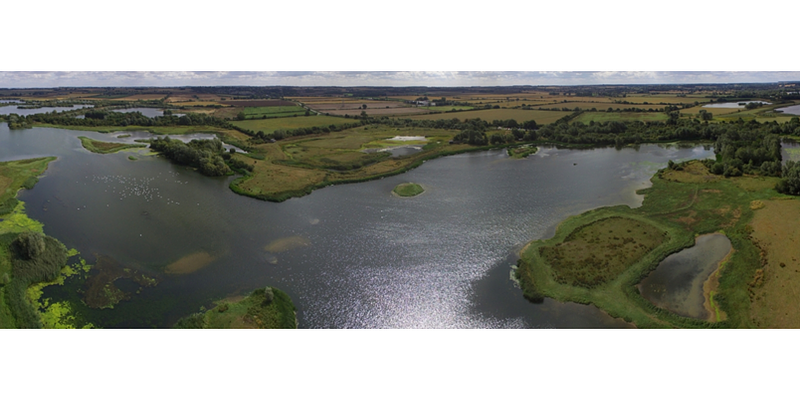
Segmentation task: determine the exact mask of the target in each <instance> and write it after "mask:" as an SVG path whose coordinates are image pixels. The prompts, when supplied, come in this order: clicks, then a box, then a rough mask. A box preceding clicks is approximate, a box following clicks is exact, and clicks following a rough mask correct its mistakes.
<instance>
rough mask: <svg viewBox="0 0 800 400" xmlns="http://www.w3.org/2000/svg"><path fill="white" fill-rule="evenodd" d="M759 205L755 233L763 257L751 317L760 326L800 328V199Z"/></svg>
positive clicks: (773, 201) (755, 286)
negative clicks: (799, 222)
mask: <svg viewBox="0 0 800 400" xmlns="http://www.w3.org/2000/svg"><path fill="white" fill-rule="evenodd" d="M755 208H758V209H757V211H755V215H754V217H753V222H752V227H753V233H752V236H753V239H754V240H755V241H756V243H757V244H758V247H759V249H760V250H761V252H762V260H763V261H762V264H761V268H760V269H759V271H760V272H757V277H756V278H755V279H754V281H753V282H752V289H751V290H752V297H753V298H752V307H751V318H752V319H753V321H754V323H755V324H756V326H760V327H770V328H795V329H796V328H800V308H798V307H797V305H798V304H800V262H799V261H798V260H800V246H798V244H800V224H798V223H797V221H800V201H797V200H772V201H764V202H762V204H758V205H755Z"/></svg>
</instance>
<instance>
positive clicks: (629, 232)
mask: <svg viewBox="0 0 800 400" xmlns="http://www.w3.org/2000/svg"><path fill="white" fill-rule="evenodd" d="M665 236H666V232H664V231H661V230H659V229H658V228H656V227H654V226H653V225H650V224H647V223H644V222H641V221H637V220H633V219H630V218H622V217H610V218H606V219H601V220H597V221H594V222H592V223H591V224H589V225H585V226H582V227H580V228H578V229H576V230H574V231H572V233H570V234H569V236H567V237H566V238H565V239H564V241H563V242H561V243H559V244H557V245H555V246H543V247H540V248H539V253H540V254H541V256H542V258H543V259H544V261H545V262H547V263H548V264H550V267H551V268H552V270H553V274H554V276H555V280H556V281H557V282H559V283H562V284H566V285H572V286H583V287H595V286H597V285H600V284H603V283H605V282H607V281H610V280H612V279H614V278H616V277H617V276H619V274H621V273H622V272H623V271H625V270H626V269H627V268H628V266H629V265H631V264H633V263H635V262H636V261H638V260H639V259H640V258H642V256H644V255H645V254H647V253H648V252H650V251H651V250H653V249H654V248H656V247H657V246H658V245H660V244H661V243H663V242H664V240H665Z"/></svg>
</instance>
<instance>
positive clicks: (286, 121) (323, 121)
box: [231, 115, 354, 133]
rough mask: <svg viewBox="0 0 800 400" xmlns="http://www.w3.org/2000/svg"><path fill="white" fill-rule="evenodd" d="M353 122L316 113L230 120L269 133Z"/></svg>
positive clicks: (247, 127) (244, 126)
mask: <svg viewBox="0 0 800 400" xmlns="http://www.w3.org/2000/svg"><path fill="white" fill-rule="evenodd" d="M353 122H354V121H353V120H352V119H347V118H339V117H329V116H325V115H316V116H309V117H289V118H272V119H254V120H247V121H231V123H232V124H233V125H236V126H238V127H240V128H244V129H249V130H251V131H253V132H258V131H264V133H271V132H274V131H276V130H278V129H297V128H310V127H313V126H329V125H343V124H351V123H353Z"/></svg>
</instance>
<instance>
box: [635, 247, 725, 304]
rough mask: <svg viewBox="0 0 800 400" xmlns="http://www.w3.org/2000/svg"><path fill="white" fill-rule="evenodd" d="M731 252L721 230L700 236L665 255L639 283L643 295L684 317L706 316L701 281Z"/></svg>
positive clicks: (704, 280)
mask: <svg viewBox="0 0 800 400" xmlns="http://www.w3.org/2000/svg"><path fill="white" fill-rule="evenodd" d="M730 251H731V241H730V240H729V239H728V237H727V236H725V235H723V234H721V233H715V234H711V235H703V236H699V237H698V238H697V239H696V240H695V245H694V246H693V247H690V248H688V249H684V250H681V251H679V252H677V253H675V254H672V255H670V256H668V257H667V258H665V259H664V261H662V262H661V263H660V264H659V265H658V267H657V268H656V270H655V271H653V272H652V273H651V274H650V275H649V276H648V277H647V278H645V279H644V280H643V281H642V282H641V283H640V284H639V291H640V292H641V293H642V296H644V298H646V299H647V300H650V302H652V303H653V304H655V305H656V306H657V307H660V308H664V309H667V310H669V311H672V312H674V313H676V314H678V315H682V316H684V317H690V318H697V319H706V318H708V317H709V312H708V311H707V310H706V308H705V306H704V305H703V303H704V302H705V296H704V294H703V284H704V283H705V282H706V280H708V278H709V277H710V276H711V274H712V273H713V272H714V271H716V269H717V267H718V266H719V263H720V262H721V261H722V260H723V259H724V258H725V256H726V255H727V254H728V253H729V252H730Z"/></svg>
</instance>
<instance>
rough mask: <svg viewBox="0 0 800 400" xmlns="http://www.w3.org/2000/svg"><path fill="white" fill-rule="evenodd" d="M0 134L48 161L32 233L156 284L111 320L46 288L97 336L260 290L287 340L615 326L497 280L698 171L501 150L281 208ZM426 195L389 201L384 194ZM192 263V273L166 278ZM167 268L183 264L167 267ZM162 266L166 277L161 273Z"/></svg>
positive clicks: (430, 164)
mask: <svg viewBox="0 0 800 400" xmlns="http://www.w3.org/2000/svg"><path fill="white" fill-rule="evenodd" d="M81 135H82V136H88V137H91V138H94V139H98V140H106V141H110V140H115V139H113V136H110V135H104V134H100V133H95V132H76V131H69V130H59V129H50V128H33V129H26V130H15V131H9V129H8V128H7V125H6V124H5V123H3V124H0V160H3V161H5V160H9V159H24V158H31V157H38V156H44V155H54V156H57V157H59V158H58V160H57V161H55V162H53V163H51V165H50V168H49V169H48V171H47V173H46V175H45V176H43V177H42V178H41V179H40V181H39V183H38V184H37V185H36V186H35V187H34V189H32V190H27V191H22V192H20V195H19V198H20V200H22V201H24V202H26V204H27V212H28V215H29V216H30V217H31V218H33V219H36V220H39V221H41V222H42V223H44V225H45V227H44V230H45V233H47V234H48V235H51V236H54V237H56V238H58V239H59V240H61V241H62V242H63V243H64V244H65V245H67V247H69V248H76V249H78V250H79V251H80V252H81V255H82V256H83V257H85V258H86V259H87V261H89V262H90V263H94V262H95V254H98V255H103V256H105V257H110V258H111V259H113V260H115V261H116V262H117V263H119V264H120V265H122V266H124V267H125V268H128V269H129V270H131V271H137V272H138V273H141V274H147V275H148V276H150V277H152V278H153V279H156V280H158V284H157V285H156V286H152V287H144V288H142V289H141V290H140V292H138V293H137V289H136V285H134V284H132V283H131V281H126V280H125V279H120V280H119V281H118V282H117V283H118V284H117V288H118V289H120V290H122V291H123V292H127V293H128V295H129V299H127V300H122V301H121V302H119V303H118V304H116V305H115V306H114V308H113V309H108V308H106V309H91V308H88V307H86V306H85V305H83V304H82V303H81V302H80V296H81V295H80V294H79V293H78V292H79V290H83V287H82V286H74V285H72V286H70V285H69V284H67V285H65V286H63V287H62V286H51V287H48V288H46V289H45V295H46V296H51V297H53V298H54V299H71V300H73V304H77V306H76V309H77V311H78V312H79V313H81V314H82V315H83V316H84V317H85V318H87V319H88V320H91V321H94V322H95V323H96V324H97V325H100V326H108V327H167V326H171V325H172V324H174V322H175V321H176V320H177V319H178V318H180V317H182V316H185V315H187V314H190V313H192V312H196V311H198V310H200V307H210V306H212V305H213V304H212V301H213V300H218V299H222V298H226V297H229V296H236V295H243V294H246V293H248V292H250V291H252V290H254V289H256V288H259V287H263V286H267V285H270V286H275V287H277V288H280V289H281V290H284V291H285V292H287V293H288V294H289V295H290V296H291V297H292V299H293V301H294V303H295V305H296V306H297V309H298V320H299V325H300V327H301V328H531V327H533V328H551V327H552V328H556V327H557V328H562V327H563V328H568V327H626V326H628V325H627V324H626V323H624V322H623V321H620V320H616V319H613V318H610V317H609V316H608V315H607V314H605V313H603V312H602V311H600V310H598V309H597V308H595V307H593V306H585V305H579V304H574V303H566V304H563V303H559V302H556V301H552V300H549V299H548V300H545V302H544V303H542V304H531V303H529V302H527V301H526V300H525V299H524V298H523V297H522V294H521V292H520V290H519V289H518V288H516V287H515V286H514V282H513V281H511V280H510V279H509V272H510V271H511V266H512V265H513V264H515V263H516V260H517V256H516V253H517V251H518V250H519V249H520V248H521V247H522V246H523V245H524V244H525V243H527V242H528V241H530V240H534V239H541V238H547V237H551V236H552V235H553V233H554V231H555V227H556V226H557V224H558V223H559V222H560V221H562V220H563V219H564V218H566V217H567V216H569V215H574V214H578V213H580V212H583V211H586V210H588V209H592V208H596V207H600V206H606V205H616V204H627V205H630V206H634V207H635V206H639V205H640V204H641V202H642V196H639V195H636V194H635V190H637V189H640V188H644V187H647V186H649V178H650V177H651V176H652V174H653V173H655V171H657V170H658V169H659V168H663V167H664V166H666V163H667V161H668V160H675V161H678V160H685V159H695V158H708V157H713V152H712V151H711V150H707V149H704V148H703V147H693V148H681V149H679V148H666V147H659V146H657V145H644V146H641V147H640V148H639V149H638V150H636V149H633V148H624V149H621V150H616V149H613V148H602V149H592V150H559V149H556V148H548V147H542V148H541V149H540V150H539V152H537V153H536V154H534V155H532V156H530V157H528V158H527V159H524V160H515V159H511V158H509V157H508V156H507V154H506V152H505V150H494V151H483V152H476V153H468V154H461V155H456V156H450V157H443V158H439V159H435V160H430V161H427V162H425V163H424V164H423V165H422V166H421V167H419V168H417V169H414V170H412V171H409V172H407V173H404V174H401V175H397V176H393V177H389V178H384V179H380V180H375V181H370V182H364V183H358V184H349V185H340V186H332V187H327V188H324V189H321V190H317V191H314V192H313V193H312V194H311V195H308V196H305V197H301V198H296V199H290V200H288V201H286V202H283V203H269V202H263V201H259V200H255V199H252V198H247V197H243V196H239V195H236V194H234V193H233V192H231V191H230V190H229V189H228V184H229V183H230V181H231V180H232V179H233V178H232V177H222V178H209V177H205V176H202V175H200V174H199V173H197V172H195V171H193V170H192V169H190V168H186V167H181V166H177V165H174V164H172V163H170V162H169V161H167V160H166V159H164V158H161V157H155V156H145V155H143V154H141V155H139V156H137V158H138V160H136V161H131V160H129V159H128V156H129V155H130V154H131V153H126V152H123V153H118V154H108V155H100V154H93V153H89V152H88V151H86V150H85V149H83V148H82V147H81V144H80V141H79V140H78V139H77V136H81ZM408 181H411V182H415V183H419V184H421V185H423V186H424V187H425V188H426V192H425V193H424V194H423V195H421V196H417V197H413V198H400V197H397V196H392V194H391V191H392V189H393V188H394V187H395V186H396V185H397V184H399V183H403V182H408ZM186 260H193V262H194V267H193V269H195V270H194V271H181V272H185V273H182V274H181V273H167V271H173V272H175V271H174V270H173V268H175V267H173V266H176V265H185V264H186ZM182 262H183V264H182ZM168 266H170V267H169V268H168Z"/></svg>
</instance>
